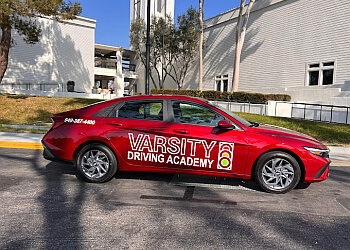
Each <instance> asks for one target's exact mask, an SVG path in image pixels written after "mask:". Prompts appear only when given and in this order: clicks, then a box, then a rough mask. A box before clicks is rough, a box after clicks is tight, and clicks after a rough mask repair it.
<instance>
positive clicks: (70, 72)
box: [3, 17, 96, 92]
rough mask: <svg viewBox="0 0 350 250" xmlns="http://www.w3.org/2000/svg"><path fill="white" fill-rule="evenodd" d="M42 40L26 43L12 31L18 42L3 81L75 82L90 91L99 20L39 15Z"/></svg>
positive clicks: (77, 86)
mask: <svg viewBox="0 0 350 250" xmlns="http://www.w3.org/2000/svg"><path fill="white" fill-rule="evenodd" d="M37 22H38V24H39V25H40V27H41V29H42V36H41V39H40V42H39V43H37V44H34V45H28V44H26V43H25V42H24V41H23V39H22V37H20V36H19V35H18V34H17V33H16V32H13V38H14V40H15V43H16V45H15V46H14V47H13V48H11V49H10V55H9V64H8V69H7V71H6V74H5V77H4V79H3V83H5V84H6V83H22V84H25V83H58V84H65V83H66V82H67V81H69V80H73V81H75V84H76V85H75V90H76V91H80V92H91V87H92V86H93V82H94V45H95V26H96V21H95V20H93V19H89V18H85V17H77V19H75V20H72V21H68V22H66V23H58V22H56V21H53V20H51V19H48V18H38V20H37Z"/></svg>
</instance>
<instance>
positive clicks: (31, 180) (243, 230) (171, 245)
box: [0, 148, 350, 249]
mask: <svg viewBox="0 0 350 250" xmlns="http://www.w3.org/2000/svg"><path fill="white" fill-rule="evenodd" d="M0 161H1V164H0V169H1V172H0V175H1V176H0V177H1V182H0V200H1V203H0V209H1V215H0V249H89V248H91V249H105V248H108V249H203V248H210V249H233V248H238V249H252V248H254V249H349V245H350V182H349V177H350V167H349V166H336V165H332V166H331V169H330V177H329V178H328V179H327V180H326V181H324V182H321V183H314V184H311V185H310V186H309V187H307V188H305V187H304V188H301V189H295V190H293V191H291V192H289V193H287V194H284V195H273V194H268V193H265V192H263V191H262V190H260V189H259V187H258V186H257V185H256V184H255V183H254V182H250V181H248V182H243V181H241V180H236V179H231V178H215V177H197V176H188V175H172V174H156V173H133V172H124V173H119V174H117V176H116V178H114V179H112V180H111V181H110V182H108V183H104V184H90V183H85V182H82V181H80V180H79V179H77V177H76V176H75V169H74V168H73V167H72V166H70V165H62V164H58V163H52V162H49V161H46V160H44V159H43V158H42V150H32V149H10V148H0Z"/></svg>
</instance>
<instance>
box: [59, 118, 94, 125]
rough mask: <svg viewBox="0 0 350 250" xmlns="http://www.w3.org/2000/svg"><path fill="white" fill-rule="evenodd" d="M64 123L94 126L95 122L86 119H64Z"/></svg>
mask: <svg viewBox="0 0 350 250" xmlns="http://www.w3.org/2000/svg"><path fill="white" fill-rule="evenodd" d="M64 122H68V123H76V124H81V123H82V124H90V125H95V120H87V119H74V118H65V119H64Z"/></svg>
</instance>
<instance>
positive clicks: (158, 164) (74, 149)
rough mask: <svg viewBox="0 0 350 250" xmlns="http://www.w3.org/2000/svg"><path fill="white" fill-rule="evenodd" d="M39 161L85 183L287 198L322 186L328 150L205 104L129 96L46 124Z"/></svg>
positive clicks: (295, 134) (308, 139)
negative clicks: (170, 177)
mask: <svg viewBox="0 0 350 250" xmlns="http://www.w3.org/2000/svg"><path fill="white" fill-rule="evenodd" d="M51 117H52V119H53V125H52V127H51V129H50V130H49V131H48V132H47V134H46V135H45V136H44V138H43V140H42V143H43V146H44V149H45V150H44V157H45V158H46V159H49V160H60V161H62V160H63V161H68V162H72V163H74V165H75V166H76V168H77V170H78V173H79V174H80V175H81V176H82V177H83V178H84V179H85V180H87V181H89V182H105V181H108V180H110V179H111V178H112V177H113V176H114V175H115V174H116V172H117V170H119V171H151V172H164V173H180V174H201V175H213V176H225V177H235V178H242V179H251V178H254V179H255V180H256V181H257V182H258V183H259V185H260V186H261V188H263V189H264V190H266V191H268V192H272V193H285V192H287V191H289V190H291V189H293V188H294V187H295V186H296V185H298V183H300V182H305V183H309V182H317V181H322V180H325V179H326V178H327V177H328V171H329V164H330V160H329V149H328V148H327V147H326V146H324V145H323V144H321V143H320V142H318V141H317V140H315V139H313V138H312V137H310V136H307V135H304V134H301V133H298V132H295V131H292V130H287V129H284V128H279V127H275V126H270V125H265V124H258V123H254V122H248V121H246V120H244V119H243V118H241V117H239V116H237V115H236V114H234V113H232V112H230V111H228V110H226V109H223V108H222V107H219V106H215V105H212V104H210V103H209V102H208V101H206V100H203V99H197V98H191V97H185V96H132V97H124V98H118V99H114V100H110V101H105V102H101V103H97V104H94V105H91V106H87V107H83V108H81V109H77V110H72V111H68V112H64V113H60V114H55V115H52V116H51Z"/></svg>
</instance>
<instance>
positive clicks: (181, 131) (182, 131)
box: [173, 128, 188, 134]
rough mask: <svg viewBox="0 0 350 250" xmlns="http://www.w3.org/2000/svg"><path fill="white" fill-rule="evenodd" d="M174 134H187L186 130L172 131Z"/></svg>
mask: <svg viewBox="0 0 350 250" xmlns="http://www.w3.org/2000/svg"><path fill="white" fill-rule="evenodd" d="M173 131H174V132H175V133H180V134H188V132H187V130H185V129H182V128H181V129H173Z"/></svg>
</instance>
